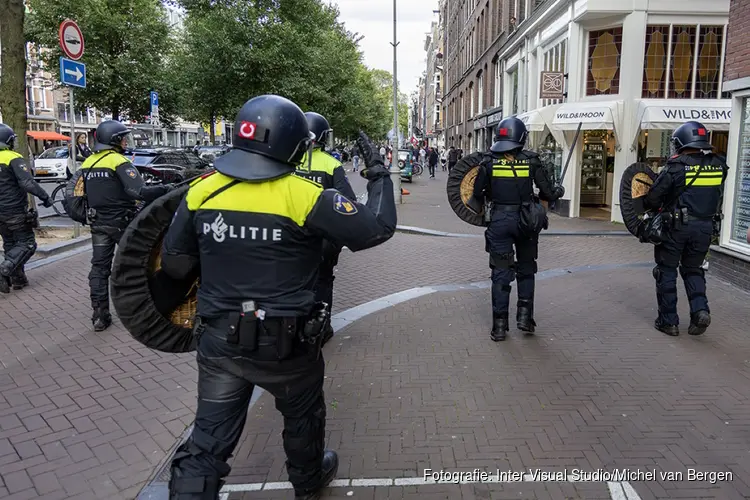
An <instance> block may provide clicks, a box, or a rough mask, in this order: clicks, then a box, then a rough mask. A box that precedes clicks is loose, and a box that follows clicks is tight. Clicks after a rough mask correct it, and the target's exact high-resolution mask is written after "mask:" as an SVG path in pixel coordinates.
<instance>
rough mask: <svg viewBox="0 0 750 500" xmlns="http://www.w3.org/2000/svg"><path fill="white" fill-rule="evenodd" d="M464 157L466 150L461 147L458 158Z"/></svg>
mask: <svg viewBox="0 0 750 500" xmlns="http://www.w3.org/2000/svg"><path fill="white" fill-rule="evenodd" d="M463 157H464V150H463V149H461V148H459V149H458V159H459V160H460V159H461V158H463Z"/></svg>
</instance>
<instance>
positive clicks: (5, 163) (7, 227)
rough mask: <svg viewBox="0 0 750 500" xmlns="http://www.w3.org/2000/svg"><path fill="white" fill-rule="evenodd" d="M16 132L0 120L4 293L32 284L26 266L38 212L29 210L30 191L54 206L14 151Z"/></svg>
mask: <svg viewBox="0 0 750 500" xmlns="http://www.w3.org/2000/svg"><path fill="white" fill-rule="evenodd" d="M15 145H16V134H15V132H13V129H12V128H10V127H9V126H7V125H5V124H2V123H0V237H2V238H3V252H4V257H3V259H4V260H3V261H2V262H0V293H10V289H11V287H13V289H14V290H20V289H21V288H23V287H25V286H26V285H28V283H29V280H28V279H27V278H26V273H25V271H24V265H25V264H26V263H27V262H28V261H29V259H31V257H33V255H34V252H36V236H35V235H34V226H35V225H36V224H37V214H36V211H29V199H28V196H27V194H28V193H30V194H33V195H34V196H36V197H37V198H39V199H40V200H42V203H43V204H44V206H45V207H47V208H49V207H51V206H52V200H51V199H50V197H49V194H47V192H46V191H45V190H44V189H43V188H42V186H40V185H39V183H38V182H36V181H35V180H34V176H33V174H32V173H31V170H30V169H29V167H28V166H27V165H26V161H25V160H24V159H23V156H21V155H20V154H18V153H16V152H15V151H13V148H14V147H15Z"/></svg>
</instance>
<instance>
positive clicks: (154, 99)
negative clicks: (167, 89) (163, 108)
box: [151, 92, 159, 109]
mask: <svg viewBox="0 0 750 500" xmlns="http://www.w3.org/2000/svg"><path fill="white" fill-rule="evenodd" d="M158 107H159V94H158V93H157V92H151V109H153V108H158Z"/></svg>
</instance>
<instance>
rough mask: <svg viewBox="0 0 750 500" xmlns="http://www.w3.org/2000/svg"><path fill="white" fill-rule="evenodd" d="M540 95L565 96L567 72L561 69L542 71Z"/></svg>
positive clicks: (542, 96) (544, 96)
mask: <svg viewBox="0 0 750 500" xmlns="http://www.w3.org/2000/svg"><path fill="white" fill-rule="evenodd" d="M539 83H540V86H541V89H540V92H539V97H540V98H542V99H563V98H565V73H563V72H561V71H542V78H541V80H540V82H539Z"/></svg>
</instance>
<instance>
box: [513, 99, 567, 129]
mask: <svg viewBox="0 0 750 500" xmlns="http://www.w3.org/2000/svg"><path fill="white" fill-rule="evenodd" d="M559 107H560V105H559V104H553V105H551V106H545V107H543V108H539V109H534V110H532V111H527V112H526V113H523V114H520V115H518V116H517V117H516V118H518V119H519V120H521V121H522V122H523V123H524V124H525V125H526V129H527V130H528V131H529V132H543V131H544V129H545V128H546V127H548V126H549V123H550V121H551V120H552V116H553V115H554V114H555V111H557V109H558V108H559Z"/></svg>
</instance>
